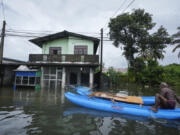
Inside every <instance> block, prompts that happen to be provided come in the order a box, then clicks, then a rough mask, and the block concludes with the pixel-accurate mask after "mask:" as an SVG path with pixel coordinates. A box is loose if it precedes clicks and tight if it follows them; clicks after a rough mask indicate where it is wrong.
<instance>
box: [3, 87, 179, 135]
mask: <svg viewBox="0 0 180 135" xmlns="http://www.w3.org/2000/svg"><path fill="white" fill-rule="evenodd" d="M65 91H67V90H53V89H44V90H39V91H35V90H27V89H22V90H20V89H19V90H16V91H13V89H11V88H1V89H0V135H15V134H18V135H24V134H30V135H31V134H35V135H37V134H40V135H44V134H53V135H54V134H65V135H80V134H81V135H88V134H90V135H119V134H122V135H131V134H132V135H134V134H138V135H144V134H149V135H150V134H160V135H161V134H162V135H167V134H173V135H175V134H180V122H179V121H167V120H153V119H148V118H143V117H134V116H129V115H120V114H115V113H109V112H102V111H96V110H91V109H86V108H82V107H78V106H76V105H74V104H72V103H70V102H69V101H68V100H66V99H65V97H64V92H65ZM131 94H132V95H133V94H134V93H131ZM141 94H142V93H141ZM146 95H148V94H147V93H146Z"/></svg>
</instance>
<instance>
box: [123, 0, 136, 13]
mask: <svg viewBox="0 0 180 135" xmlns="http://www.w3.org/2000/svg"><path fill="white" fill-rule="evenodd" d="M134 1H135V0H132V1H131V2H130V3H129V4H128V6H127V7H126V8H125V9H124V10H123V11H122V13H124V12H125V11H126V10H127V9H128V8H129V7H130V6H131V5H132V4H133V3H134Z"/></svg>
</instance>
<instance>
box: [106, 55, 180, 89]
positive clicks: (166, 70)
mask: <svg viewBox="0 0 180 135" xmlns="http://www.w3.org/2000/svg"><path fill="white" fill-rule="evenodd" d="M135 70H136V72H135V73H136V75H134V70H132V69H131V68H129V70H128V73H125V74H123V73H121V72H116V71H115V70H114V69H113V68H112V67H111V68H110V69H109V70H108V72H107V73H106V74H105V75H106V76H108V77H109V83H110V87H111V88H112V87H113V88H118V87H119V86H120V84H123V83H124V84H126V83H138V84H140V85H149V86H154V85H159V84H160V83H161V82H166V83H168V84H169V85H170V86H173V87H174V88H175V89H179V88H180V65H178V64H170V65H167V66H161V65H159V64H158V62H157V61H156V60H153V59H149V60H147V62H144V60H143V59H142V58H136V68H135Z"/></svg>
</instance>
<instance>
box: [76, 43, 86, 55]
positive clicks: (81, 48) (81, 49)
mask: <svg viewBox="0 0 180 135" xmlns="http://www.w3.org/2000/svg"><path fill="white" fill-rule="evenodd" d="M87 51H88V48H87V46H84V45H76V46H74V54H87Z"/></svg>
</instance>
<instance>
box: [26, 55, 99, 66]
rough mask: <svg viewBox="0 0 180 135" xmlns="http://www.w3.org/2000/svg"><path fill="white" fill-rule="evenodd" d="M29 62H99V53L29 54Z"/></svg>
mask: <svg viewBox="0 0 180 135" xmlns="http://www.w3.org/2000/svg"><path fill="white" fill-rule="evenodd" d="M29 62H74V63H77V62H84V63H92V64H99V55H74V54H62V55H49V54H30V55H29Z"/></svg>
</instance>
